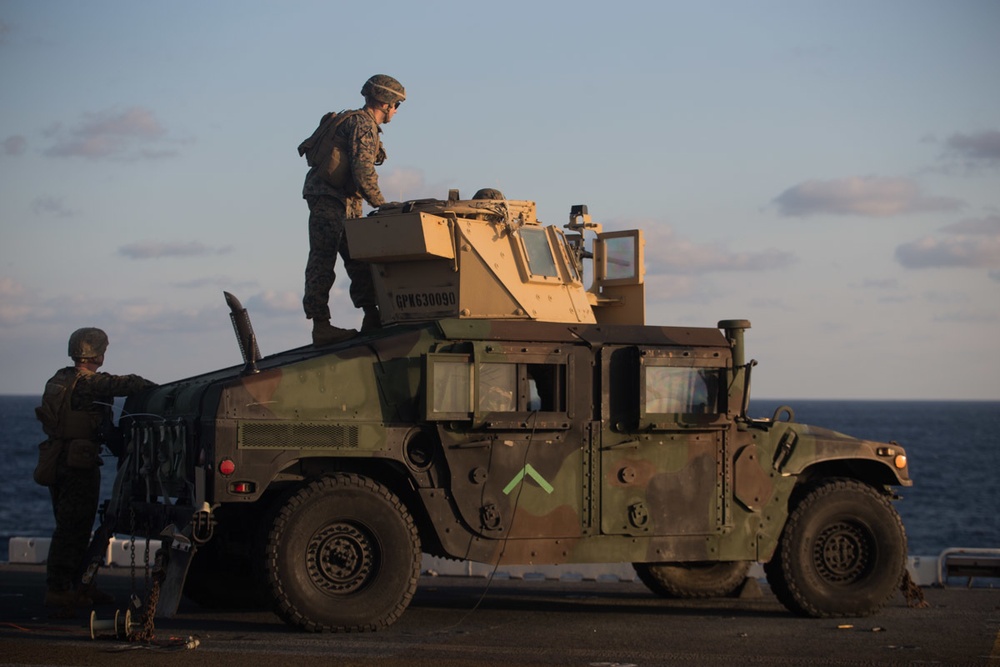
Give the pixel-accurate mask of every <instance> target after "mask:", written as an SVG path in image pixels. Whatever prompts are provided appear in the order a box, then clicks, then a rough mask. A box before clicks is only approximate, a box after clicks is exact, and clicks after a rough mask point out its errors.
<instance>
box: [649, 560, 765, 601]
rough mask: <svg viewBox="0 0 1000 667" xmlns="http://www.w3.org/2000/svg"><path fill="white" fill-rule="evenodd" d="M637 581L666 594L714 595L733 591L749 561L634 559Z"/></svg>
mask: <svg viewBox="0 0 1000 667" xmlns="http://www.w3.org/2000/svg"><path fill="white" fill-rule="evenodd" d="M632 567H634V568H635V572H636V574H637V575H639V581H641V582H642V583H644V584H645V585H646V587H647V588H649V590H651V591H653V592H654V593H656V594H657V595H660V596H662V597H665V598H715V597H725V596H727V595H731V594H733V593H734V592H735V591H736V589H738V588H739V587H740V584H742V583H743V581H744V580H745V579H746V577H747V572H748V571H749V570H750V562H749V561H722V562H715V561H704V562H689V563H633V564H632Z"/></svg>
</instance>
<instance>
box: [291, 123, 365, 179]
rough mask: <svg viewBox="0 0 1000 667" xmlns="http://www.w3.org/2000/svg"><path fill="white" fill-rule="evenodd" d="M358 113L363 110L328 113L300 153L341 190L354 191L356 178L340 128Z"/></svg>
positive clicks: (300, 145)
mask: <svg viewBox="0 0 1000 667" xmlns="http://www.w3.org/2000/svg"><path fill="white" fill-rule="evenodd" d="M358 113H362V112H361V110H354V111H341V112H340V113H333V112H330V113H327V114H325V115H324V116H323V118H321V119H320V121H319V126H318V127H317V128H316V130H315V131H314V132H313V133H312V134H311V135H310V136H309V138H308V139H306V140H305V141H303V142H302V143H301V144H299V155H304V156H305V158H306V163H307V164H308V165H309V166H310V167H313V168H318V169H319V172H320V174H321V175H322V177H323V179H324V180H325V181H326V182H327V183H329V184H330V185H332V186H334V187H335V188H337V189H339V190H353V187H352V186H353V178H352V176H351V165H350V163H349V161H348V160H347V159H345V155H346V153H347V144H346V142H345V141H344V140H343V139H341V138H338V137H337V136H336V134H337V128H338V127H340V124H341V123H343V122H344V121H345V120H347V119H348V118H350V117H351V116H353V115H355V114H358Z"/></svg>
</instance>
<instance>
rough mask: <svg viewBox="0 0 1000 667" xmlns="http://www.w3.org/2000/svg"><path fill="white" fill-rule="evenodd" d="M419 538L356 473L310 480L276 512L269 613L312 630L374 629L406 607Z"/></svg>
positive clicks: (416, 572) (390, 497)
mask: <svg viewBox="0 0 1000 667" xmlns="http://www.w3.org/2000/svg"><path fill="white" fill-rule="evenodd" d="M420 562H421V551H420V539H419V537H418V535H417V530H416V527H415V525H414V522H413V517H412V516H411V515H410V513H409V511H408V510H407V509H406V506H405V505H403V503H402V502H401V501H400V500H399V499H398V498H397V497H396V496H395V495H394V494H393V493H392V492H391V491H389V490H388V489H387V488H386V487H384V486H382V485H381V484H379V483H377V482H375V481H373V480H371V479H368V478H366V477H362V476H360V475H354V474H338V475H333V476H331V477H324V478H322V479H320V480H316V481H314V482H311V483H310V484H309V485H308V486H306V487H304V488H303V489H301V490H300V491H299V492H298V493H296V494H294V495H292V496H291V497H290V498H289V499H288V501H287V502H286V503H285V504H284V506H283V507H282V508H281V509H280V510H279V511H278V513H277V516H276V517H275V520H274V524H273V527H272V528H271V532H270V534H269V536H268V542H267V550H266V564H267V572H268V579H269V582H270V586H271V591H272V594H273V596H274V600H275V611H276V613H277V614H278V616H280V617H281V618H282V619H283V620H284V621H285V622H286V623H288V624H289V625H291V626H293V627H297V628H300V629H302V630H307V631H310V632H323V631H329V632H350V631H364V630H379V629H381V628H385V627H387V626H389V625H391V624H392V623H393V622H395V621H396V619H397V618H399V616H400V614H402V613H403V611H404V610H405V609H406V607H407V605H409V603H410V600H411V599H412V598H413V593H414V591H416V587H417V580H418V578H419V576H420Z"/></svg>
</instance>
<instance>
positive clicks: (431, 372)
mask: <svg viewBox="0 0 1000 667" xmlns="http://www.w3.org/2000/svg"><path fill="white" fill-rule="evenodd" d="M472 386H473V385H472V361H471V359H470V358H469V356H468V355H464V354H429V355H427V391H426V398H427V418H428V419H469V418H470V417H471V416H472V406H473V403H472Z"/></svg>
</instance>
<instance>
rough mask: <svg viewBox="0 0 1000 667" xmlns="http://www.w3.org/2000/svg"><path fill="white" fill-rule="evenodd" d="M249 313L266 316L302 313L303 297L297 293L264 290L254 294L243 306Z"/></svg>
mask: <svg viewBox="0 0 1000 667" xmlns="http://www.w3.org/2000/svg"><path fill="white" fill-rule="evenodd" d="M243 305H244V306H245V307H246V309H247V311H253V312H254V313H262V314H265V315H284V314H286V313H296V314H297V313H301V312H302V295H301V294H299V293H297V292H288V291H285V292H279V291H276V290H264V291H263V292H261V293H259V294H254V295H253V296H251V297H250V298H249V299H247V300H246V303H244V304H243Z"/></svg>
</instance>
